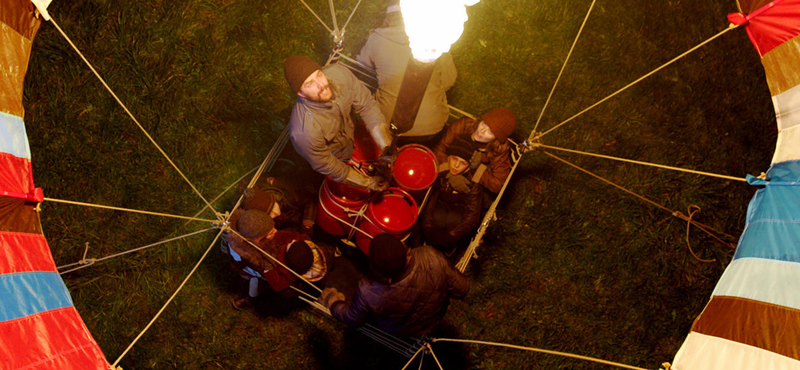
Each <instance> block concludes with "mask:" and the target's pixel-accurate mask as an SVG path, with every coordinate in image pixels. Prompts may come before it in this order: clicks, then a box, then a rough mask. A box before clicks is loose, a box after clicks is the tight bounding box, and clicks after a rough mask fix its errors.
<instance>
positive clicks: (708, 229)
mask: <svg viewBox="0 0 800 370" xmlns="http://www.w3.org/2000/svg"><path fill="white" fill-rule="evenodd" d="M542 153H544V154H547V155H549V156H551V157H553V158H555V159H557V160H559V161H561V162H564V163H566V164H568V165H570V166H572V167H574V168H576V169H578V170H580V171H582V172H584V173H586V174H588V175H591V176H592V177H594V178H596V179H598V180H600V181H603V182H605V183H607V184H609V185H612V186H614V187H616V188H618V189H620V190H622V191H624V192H626V193H628V194H630V195H633V196H634V197H637V198H639V199H641V200H642V201H644V202H646V203H649V204H651V205H653V206H655V207H656V208H660V209H662V210H664V211H667V212H669V213H670V214H671V215H673V216H675V217H677V218H679V219H681V220H684V221H686V222H689V223H691V224H692V225H695V226H697V227H698V228H699V229H700V230H703V231H704V232H706V233H707V234H708V235H710V236H712V237H713V238H714V239H717V240H718V241H719V242H720V243H722V244H724V245H726V246H728V247H730V248H736V247H735V246H733V245H731V244H730V243H727V242H725V241H723V240H722V239H720V238H719V237H717V236H716V235H714V234H713V233H712V232H711V231H713V232H716V233H718V234H720V235H724V236H726V237H729V238H731V239H735V238H734V237H733V236H731V235H728V234H726V233H724V232H721V231H718V230H716V229H714V228H712V227H710V226H707V225H703V224H701V223H699V222H697V221H694V220H692V219H691V218H689V217H687V216H685V215H684V214H683V213H681V212H678V211H673V210H671V209H669V208H667V207H664V206H662V205H660V204H658V203H656V202H654V201H652V200H650V199H647V198H645V197H643V196H641V195H639V194H636V193H634V192H633V191H630V190H628V189H626V188H624V187H622V186H620V185H617V184H615V183H613V182H611V181H609V180H606V179H605V178H603V177H601V176H599V175H596V174H594V173H592V172H590V171H588V170H586V169H583V168H581V167H579V166H577V165H575V164H573V163H571V162H569V161H567V160H565V159H563V158H560V157H558V156H556V155H555V154H552V153H548V152H547V151H545V150H543V151H542Z"/></svg>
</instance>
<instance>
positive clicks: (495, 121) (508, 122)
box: [481, 108, 517, 143]
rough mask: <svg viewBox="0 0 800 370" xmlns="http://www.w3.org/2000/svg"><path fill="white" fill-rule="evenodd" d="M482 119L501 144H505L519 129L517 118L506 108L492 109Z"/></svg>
mask: <svg viewBox="0 0 800 370" xmlns="http://www.w3.org/2000/svg"><path fill="white" fill-rule="evenodd" d="M481 119H482V120H483V122H486V124H487V125H488V126H489V129H490V130H492V133H493V134H494V137H495V138H496V139H497V140H498V141H499V142H501V143H504V142H505V141H506V139H508V137H509V136H510V135H511V133H512V132H514V128H515V127H517V118H516V117H515V116H514V113H513V112H511V111H510V110H508V109H506V108H496V109H492V110H490V111H488V112H486V113H484V114H483V116H482V117H481Z"/></svg>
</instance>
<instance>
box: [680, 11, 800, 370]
mask: <svg viewBox="0 0 800 370" xmlns="http://www.w3.org/2000/svg"><path fill="white" fill-rule="evenodd" d="M740 9H742V11H743V12H745V13H742V14H731V15H730V16H728V19H729V20H730V21H731V22H732V23H735V24H744V25H745V26H746V29H747V33H748V35H749V36H750V40H751V41H752V42H753V45H755V47H756V50H757V51H758V53H759V54H760V55H761V61H762V64H763V65H764V69H765V71H766V77H767V83H768V84H769V89H770V93H771V95H772V101H773V104H774V106H775V113H776V115H777V122H778V143H777V148H776V150H775V156H774V157H773V159H772V165H771V167H770V169H769V171H768V172H767V174H766V177H765V178H764V179H759V178H754V177H749V178H748V181H749V182H750V184H752V185H754V186H756V188H757V189H758V190H757V191H756V194H755V196H754V197H753V199H752V200H751V201H750V205H749V208H748V212H747V220H746V225H745V230H744V233H743V234H742V237H741V239H740V240H739V245H738V247H737V250H736V254H735V255H734V258H733V261H731V263H730V265H729V266H728V267H727V269H726V270H725V272H724V273H723V275H722V277H721V278H720V280H719V283H718V284H717V287H716V288H715V290H714V292H713V294H712V296H711V300H710V302H709V303H708V305H707V306H706V308H705V309H704V310H703V312H702V313H701V314H700V316H699V317H698V318H697V319H696V320H695V322H694V324H693V325H692V330H691V332H690V333H689V335H688V336H687V338H686V341H685V342H684V344H683V346H682V347H681V349H680V350H679V351H678V353H677V354H676V356H675V360H674V362H673V369H678V370H688V369H698V370H700V369H702V370H709V369H726V370H733V369H779V370H780V369H787V370H788V369H800V36H798V35H800V0H778V1H773V2H769V3H767V2H765V1H763V0H748V1H741V2H740Z"/></svg>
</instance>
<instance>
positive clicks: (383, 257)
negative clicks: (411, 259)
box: [369, 233, 408, 278]
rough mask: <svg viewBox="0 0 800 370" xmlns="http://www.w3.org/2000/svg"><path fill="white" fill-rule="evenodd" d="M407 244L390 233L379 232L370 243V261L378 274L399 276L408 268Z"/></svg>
mask: <svg viewBox="0 0 800 370" xmlns="http://www.w3.org/2000/svg"><path fill="white" fill-rule="evenodd" d="M407 251H408V248H406V246H405V244H403V242H401V241H400V240H398V239H397V238H395V237H394V236H392V235H389V234H386V233H384V234H378V235H377V236H375V237H374V238H372V241H371V242H370V243H369V263H370V265H372V269H373V270H375V272H377V273H378V274H380V275H381V276H383V277H387V278H397V277H399V276H400V275H401V274H402V273H403V271H405V269H406V253H407Z"/></svg>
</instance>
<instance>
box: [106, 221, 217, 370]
mask: <svg viewBox="0 0 800 370" xmlns="http://www.w3.org/2000/svg"><path fill="white" fill-rule="evenodd" d="M224 230H225V229H220V230H219V232H218V233H217V236H216V237H214V240H213V241H212V242H211V244H210V245H209V246H208V248H207V249H206V251H205V253H203V256H202V257H200V260H199V261H197V263H196V264H195V265H194V268H192V271H190V272H189V275H187V276H186V278H184V279H183V282H181V285H180V286H178V289H176V290H175V292H174V293H172V296H170V297H169V299H168V300H167V302H166V303H164V305H163V306H162V307H161V309H160V310H158V313H156V315H155V316H154V317H153V319H152V320H150V322H149V323H148V324H147V326H145V328H144V329H142V331H141V332H140V333H139V335H137V336H136V338H135V339H134V340H133V342H131V344H130V345H128V348H126V349H125V351H123V352H122V354H121V355H119V357H118V358H117V360H116V361H114V363H113V364H111V367H112V368H116V367H117V364H119V362H120V361H121V360H122V358H123V357H125V355H126V354H127V353H128V352H129V351H130V350H131V348H133V346H134V345H135V344H136V342H138V341H139V339H140V338H141V337H142V336H143V335H144V333H145V332H147V330H148V329H150V327H151V326H152V325H153V323H154V322H155V321H156V320H157V319H158V318H159V316H161V313H162V312H164V310H165V309H166V308H167V306H169V304H170V303H171V302H172V300H173V299H175V296H177V295H178V293H179V292H180V291H181V289H183V287H184V286H185V285H186V282H188V281H189V278H191V277H192V275H194V272H195V271H197V268H198V267H200V264H201V263H203V260H205V259H206V256H208V252H210V251H211V248H213V247H214V245H215V244H216V243H217V240H218V239H219V236H220V235H222V232H223V231H224Z"/></svg>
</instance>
